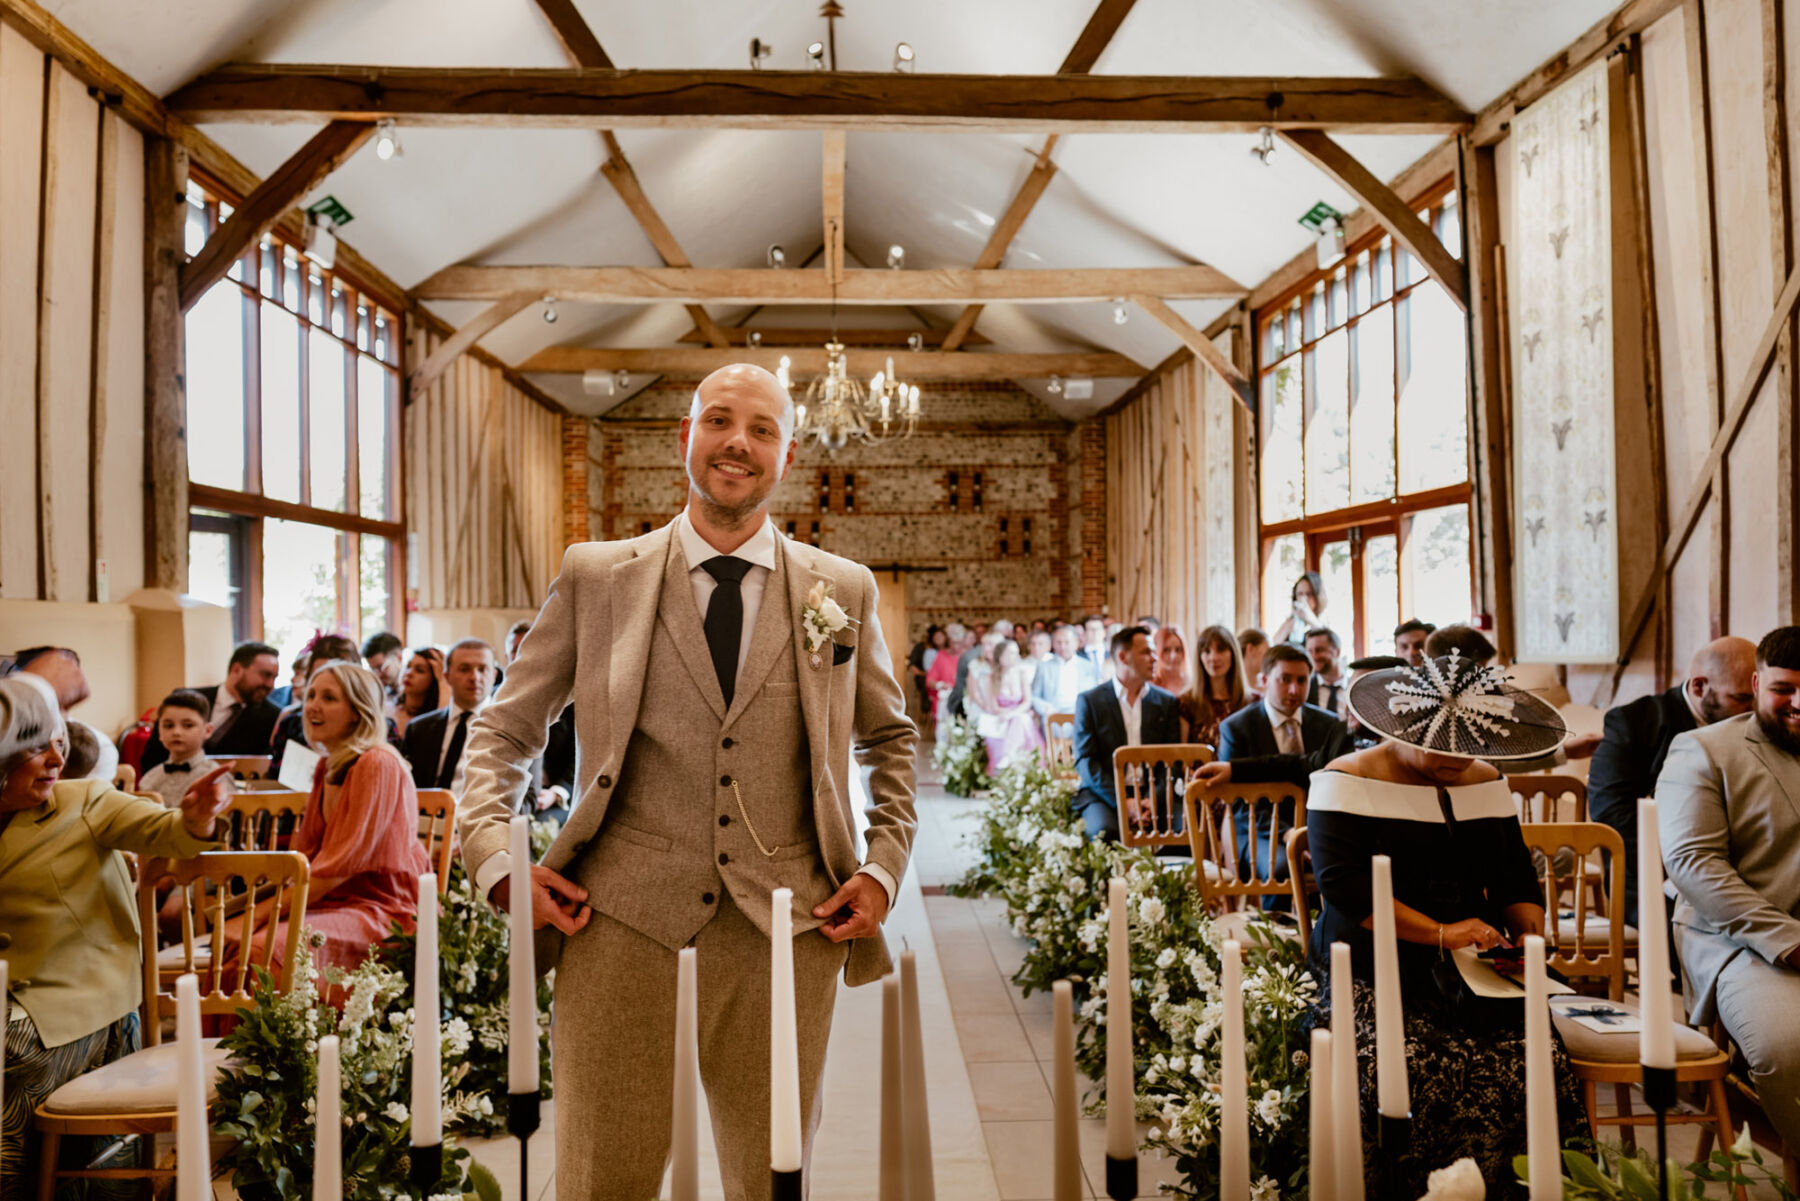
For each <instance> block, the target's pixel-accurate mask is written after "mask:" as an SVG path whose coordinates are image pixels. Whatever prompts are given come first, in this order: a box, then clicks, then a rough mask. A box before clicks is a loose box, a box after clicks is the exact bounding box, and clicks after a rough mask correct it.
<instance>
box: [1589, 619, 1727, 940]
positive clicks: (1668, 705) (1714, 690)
mask: <svg viewBox="0 0 1800 1201" xmlns="http://www.w3.org/2000/svg"><path fill="white" fill-rule="evenodd" d="M1755 673H1756V645H1755V644H1754V643H1752V642H1750V641H1748V640H1746V639H1743V638H1720V639H1718V640H1717V641H1714V642H1709V643H1707V644H1706V645H1705V646H1703V647H1701V648H1700V649H1699V650H1697V651H1695V652H1694V659H1693V662H1692V663H1690V664H1689V665H1688V678H1687V679H1686V680H1684V681H1682V682H1681V683H1680V684H1677V685H1676V686H1675V687H1673V688H1671V689H1669V690H1668V691H1667V692H1661V693H1657V694H1656V695H1654V696H1643V697H1639V698H1638V699H1637V700H1635V701H1632V702H1630V703H1629V704H1625V705H1616V706H1614V707H1613V708H1611V709H1608V710H1607V711H1606V722H1605V727H1604V733H1602V734H1601V735H1600V745H1599V746H1598V747H1596V748H1595V749H1594V761H1593V762H1592V763H1591V764H1590V765H1589V766H1588V820H1589V821H1596V822H1604V823H1606V824H1607V825H1609V826H1611V827H1612V828H1613V829H1615V830H1617V831H1618V832H1619V836H1620V837H1621V838H1623V839H1624V840H1625V920H1626V921H1627V922H1629V923H1631V924H1632V925H1636V924H1637V909H1638V891H1637V837H1638V829H1637V803H1638V798H1639V797H1647V796H1652V795H1654V794H1655V792H1656V777H1657V776H1658V775H1659V774H1660V773H1661V772H1662V766H1663V760H1664V758H1665V757H1666V756H1667V755H1668V753H1669V744H1670V743H1672V742H1674V741H1675V738H1676V736H1677V735H1679V734H1685V733H1687V732H1688V731H1689V730H1694V729H1698V728H1700V727H1701V726H1710V725H1712V724H1713V723H1714V722H1717V721H1724V720H1725V719H1726V718H1728V717H1736V716H1737V715H1738V714H1740V713H1746V712H1748V711H1749V710H1751V709H1753V708H1755V706H1756V688H1755V684H1754V682H1753V681H1754V678H1755Z"/></svg>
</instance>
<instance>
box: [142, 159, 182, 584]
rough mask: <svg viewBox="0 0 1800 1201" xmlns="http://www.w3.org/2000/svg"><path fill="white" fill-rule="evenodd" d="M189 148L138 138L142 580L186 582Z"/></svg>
mask: <svg viewBox="0 0 1800 1201" xmlns="http://www.w3.org/2000/svg"><path fill="white" fill-rule="evenodd" d="M187 174H188V162H187V150H186V149H185V148H184V147H182V146H180V145H179V144H177V143H175V142H172V141H170V140H169V139H167V138H160V137H146V138H145V139H144V488H145V492H146V496H145V498H144V582H145V584H146V585H147V586H149V587H151V588H167V589H169V590H170V591H173V592H183V591H186V589H187V574H188V545H187V542H188V540H187V524H188V495H187V492H188V461H187V432H186V422H187V378H186V370H187V368H186V363H185V361H184V356H185V353H186V351H185V338H184V331H183V326H182V317H181V265H182V263H183V261H184V260H185V259H186V257H187V256H186V250H185V246H184V227H185V225H186V221H187Z"/></svg>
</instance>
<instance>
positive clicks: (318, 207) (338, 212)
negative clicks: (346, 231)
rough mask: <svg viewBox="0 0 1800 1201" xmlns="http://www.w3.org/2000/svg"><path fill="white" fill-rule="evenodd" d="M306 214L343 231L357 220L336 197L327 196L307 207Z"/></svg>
mask: <svg viewBox="0 0 1800 1201" xmlns="http://www.w3.org/2000/svg"><path fill="white" fill-rule="evenodd" d="M306 212H307V215H308V216H312V217H317V218H319V220H321V221H323V222H325V223H326V224H328V225H331V226H332V227H333V228H336V229H342V228H343V227H344V226H346V225H348V224H350V222H352V221H354V220H356V218H355V217H352V216H351V215H350V210H349V209H347V208H345V207H344V205H343V203H342V202H341V201H339V200H338V198H337V197H336V196H327V197H325V199H323V200H321V201H319V202H317V203H316V204H309V205H307V206H306Z"/></svg>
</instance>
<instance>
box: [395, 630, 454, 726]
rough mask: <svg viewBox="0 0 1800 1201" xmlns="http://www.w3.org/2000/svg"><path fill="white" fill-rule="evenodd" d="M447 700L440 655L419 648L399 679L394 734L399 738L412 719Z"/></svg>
mask: <svg viewBox="0 0 1800 1201" xmlns="http://www.w3.org/2000/svg"><path fill="white" fill-rule="evenodd" d="M449 698H450V681H449V679H448V678H446V677H445V675H444V652H443V651H441V650H439V649H438V648H437V647H435V646H422V647H420V648H419V649H418V650H415V651H414V652H413V653H412V657H411V658H409V659H408V660H407V661H406V674H405V675H403V676H401V677H400V703H399V704H398V705H395V706H394V714H393V721H394V733H395V734H397V735H399V736H401V737H402V738H404V737H405V735H406V727H407V725H408V724H410V723H411V722H412V719H413V718H415V717H423V716H424V715H425V714H427V713H435V712H436V711H437V710H439V709H441V708H443V707H444V702H445V701H446V700H448V699H449Z"/></svg>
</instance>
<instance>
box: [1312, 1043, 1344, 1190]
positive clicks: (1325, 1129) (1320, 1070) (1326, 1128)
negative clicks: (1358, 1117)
mask: <svg viewBox="0 0 1800 1201" xmlns="http://www.w3.org/2000/svg"><path fill="white" fill-rule="evenodd" d="M1331 1044H1332V1032H1331V1031H1330V1030H1321V1029H1317V1028H1315V1029H1314V1030H1313V1032H1312V1081H1311V1091H1310V1092H1309V1093H1308V1096H1307V1105H1306V1109H1307V1119H1308V1128H1307V1158H1306V1197H1307V1201H1337V1176H1338V1173H1337V1162H1336V1159H1337V1155H1336V1152H1337V1146H1336V1144H1337V1128H1336V1124H1337V1113H1336V1106H1335V1103H1334V1102H1335V1098H1333V1097H1332V1076H1333V1073H1334V1072H1335V1070H1336V1064H1334V1063H1333V1062H1332V1055H1331Z"/></svg>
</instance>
